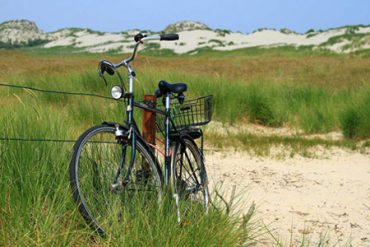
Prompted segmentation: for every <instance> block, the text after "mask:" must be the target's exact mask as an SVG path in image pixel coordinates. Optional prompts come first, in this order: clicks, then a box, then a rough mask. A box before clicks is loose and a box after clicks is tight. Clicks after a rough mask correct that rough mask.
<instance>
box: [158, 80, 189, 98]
mask: <svg viewBox="0 0 370 247" xmlns="http://www.w3.org/2000/svg"><path fill="white" fill-rule="evenodd" d="M158 88H159V90H158V89H157V90H156V96H157V97H160V96H162V95H164V94H166V93H178V94H181V93H183V92H185V91H186V90H187V89H188V86H187V85H186V84H185V83H183V82H177V83H168V82H166V81H164V80H161V81H159V83H158ZM158 91H159V92H158ZM157 94H158V95H157Z"/></svg>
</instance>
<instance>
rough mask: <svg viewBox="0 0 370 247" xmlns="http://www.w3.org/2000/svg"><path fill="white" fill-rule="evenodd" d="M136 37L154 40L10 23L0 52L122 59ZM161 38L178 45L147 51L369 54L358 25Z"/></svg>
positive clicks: (194, 29) (367, 36)
mask: <svg viewBox="0 0 370 247" xmlns="http://www.w3.org/2000/svg"><path fill="white" fill-rule="evenodd" d="M138 32H144V33H145V34H158V33H160V32H154V31H150V30H137V29H136V30H128V31H123V32H116V33H112V32H98V31H94V30H91V29H82V28H64V29H60V30H57V31H55V32H42V31H41V30H40V29H39V28H38V27H37V25H36V24H35V23H34V22H31V21H28V20H12V21H7V22H4V23H1V24H0V48H5V49H8V48H19V47H26V46H38V47H41V48H52V47H71V48H75V49H77V50H78V51H85V52H98V53H99V52H108V51H114V52H118V53H124V52H129V51H131V49H132V47H133V45H134V41H133V38H132V37H133V36H134V35H135V34H136V33H138ZM162 32H165V33H170V32H176V33H178V34H179V35H180V40H179V41H178V42H161V43H160V44H154V43H152V44H150V43H149V44H147V47H146V49H147V50H159V49H166V50H171V51H172V52H174V53H177V54H184V53H190V54H194V53H197V52H198V50H203V49H208V50H236V49H241V48H247V47H263V48H270V47H277V46H294V47H309V48H310V49H312V50H329V51H332V52H335V53H350V52H355V51H361V50H366V49H370V26H364V25H357V26H345V27H339V28H333V29H328V30H325V31H323V30H318V31H315V30H313V29H310V30H308V31H307V32H306V33H304V34H302V33H297V32H294V31H291V30H289V29H285V28H284V29H281V30H275V29H266V28H261V29H258V30H256V31H254V32H252V33H248V34H245V33H241V32H232V31H230V30H224V29H211V28H209V27H208V26H207V25H205V24H203V23H200V22H196V21H180V22H176V23H174V24H170V25H168V26H167V27H166V28H165V29H164V30H163V31H162Z"/></svg>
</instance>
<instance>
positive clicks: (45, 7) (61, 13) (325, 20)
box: [0, 0, 370, 32]
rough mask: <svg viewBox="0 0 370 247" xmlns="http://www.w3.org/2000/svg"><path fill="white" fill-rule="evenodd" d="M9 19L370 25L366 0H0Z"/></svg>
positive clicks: (98, 24) (129, 25) (89, 23)
mask: <svg viewBox="0 0 370 247" xmlns="http://www.w3.org/2000/svg"><path fill="white" fill-rule="evenodd" d="M11 19H29V20H32V21H35V22H36V23H37V25H38V26H39V28H41V29H42V30H43V31H55V30H57V29H59V28H63V27H87V28H91V29H94V30H99V31H124V30H127V29H133V28H140V29H151V30H154V31H160V30H162V29H164V28H165V27H166V25H168V24H170V23H173V22H175V21H178V20H197V21H200V22H203V23H205V24H207V25H209V26H210V27H211V28H225V29H231V30H233V31H241V32H251V31H253V30H255V29H257V28H261V27H268V28H277V29H280V28H289V29H292V30H295V31H298V32H305V31H306V30H308V29H309V28H314V29H327V28H331V27H338V26H343V25H353V24H370V0H320V1H319V0H255V1H247V0H244V1H243V0H223V1H220V0H214V1H211V0H182V1H169V0H152V1H150V0H132V1H124V0H111V1H105V0H99V1H98V0H90V1H82V0H73V1H72V0H54V1H50V0H34V1H31V0H0V22H3V21H6V20H11Z"/></svg>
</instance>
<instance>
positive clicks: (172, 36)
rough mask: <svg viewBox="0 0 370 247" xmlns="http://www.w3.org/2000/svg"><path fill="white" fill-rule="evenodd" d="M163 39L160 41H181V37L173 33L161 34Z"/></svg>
mask: <svg viewBox="0 0 370 247" xmlns="http://www.w3.org/2000/svg"><path fill="white" fill-rule="evenodd" d="M160 37H161V39H160V40H168V41H171V40H178V39H179V35H178V34H176V33H171V34H161V35H160Z"/></svg>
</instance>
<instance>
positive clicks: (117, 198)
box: [70, 125, 162, 235]
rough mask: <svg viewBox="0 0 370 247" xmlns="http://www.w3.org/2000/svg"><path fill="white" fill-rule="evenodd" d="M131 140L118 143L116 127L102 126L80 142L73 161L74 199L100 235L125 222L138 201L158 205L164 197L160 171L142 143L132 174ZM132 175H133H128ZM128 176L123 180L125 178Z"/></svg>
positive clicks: (90, 130)
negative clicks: (128, 212) (124, 214)
mask: <svg viewBox="0 0 370 247" xmlns="http://www.w3.org/2000/svg"><path fill="white" fill-rule="evenodd" d="M131 154H132V147H131V141H130V142H129V143H128V144H121V143H119V142H118V141H117V140H116V135H115V128H114V127H112V126H107V125H101V126H96V127H93V128H91V129H89V130H87V131H86V132H85V133H84V134H82V135H81V137H80V138H79V139H78V140H77V142H76V144H75V146H74V149H73V155H72V159H71V162H70V184H71V188H72V191H73V198H74V200H75V202H76V203H77V205H78V209H79V211H80V213H81V214H82V216H83V218H84V219H85V221H86V222H87V223H88V224H89V225H90V226H91V227H92V228H93V229H94V230H96V231H97V232H98V233H99V234H100V235H104V234H105V229H108V228H109V227H112V226H113V225H116V224H119V223H121V222H122V217H123V212H124V210H125V208H126V207H129V206H131V207H132V206H133V205H130V203H131V204H132V203H133V201H134V202H138V200H139V202H143V203H144V205H145V204H146V203H149V201H151V202H153V201H154V202H155V203H156V202H158V201H159V200H161V196H162V179H161V175H160V171H159V168H158V167H157V165H156V163H155V162H154V161H153V158H152V156H151V155H150V154H149V152H148V150H147V149H146V148H145V146H144V144H143V143H142V142H141V141H139V140H138V141H136V152H135V155H136V158H135V162H134V164H133V166H132V169H131V171H130V172H128V170H129V169H128V167H129V164H130V160H131ZM127 174H129V175H127ZM126 175H127V177H128V180H125V181H123V179H122V178H124V177H126Z"/></svg>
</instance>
